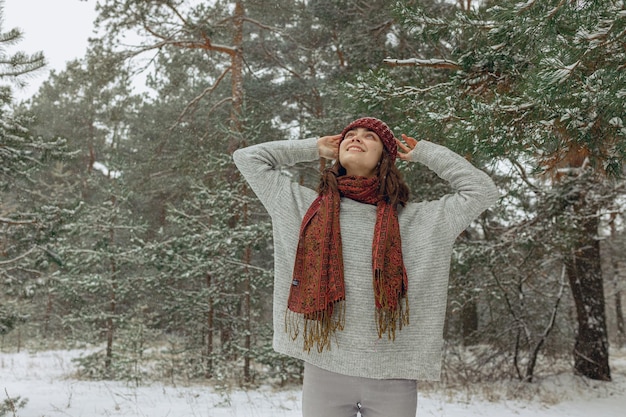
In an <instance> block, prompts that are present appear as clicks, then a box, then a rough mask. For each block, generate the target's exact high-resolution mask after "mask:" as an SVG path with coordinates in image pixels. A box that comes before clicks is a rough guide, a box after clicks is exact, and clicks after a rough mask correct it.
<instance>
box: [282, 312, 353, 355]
mask: <svg viewBox="0 0 626 417" xmlns="http://www.w3.org/2000/svg"><path fill="white" fill-rule="evenodd" d="M335 310H336V314H335V313H334V311H335ZM345 316H346V306H345V301H343V300H341V301H337V302H335V303H334V304H331V305H330V306H329V308H327V309H326V310H322V311H317V312H313V313H307V314H301V313H296V312H294V311H291V310H289V309H287V312H286V313H285V331H286V332H287V333H289V335H290V336H291V338H292V339H293V340H296V339H297V338H298V336H299V335H300V326H301V325H302V327H303V333H302V339H303V340H304V350H305V351H307V352H310V351H311V348H312V347H313V346H314V345H317V351H318V352H319V353H322V351H323V350H324V348H326V349H329V350H330V341H331V336H332V335H333V334H334V333H335V332H336V331H337V330H343V328H344V325H345Z"/></svg>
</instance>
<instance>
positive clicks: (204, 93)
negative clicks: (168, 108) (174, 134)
mask: <svg viewBox="0 0 626 417" xmlns="http://www.w3.org/2000/svg"><path fill="white" fill-rule="evenodd" d="M231 69H232V67H228V68H226V69H225V70H224V71H223V72H222V73H221V74H220V76H219V77H218V78H217V80H215V82H214V83H213V85H211V86H209V87H207V88H205V89H204V91H202V93H200V94H199V95H198V96H197V97H195V98H194V99H193V100H191V101H190V102H189V104H187V106H186V107H185V109H184V110H183V112H182V113H181V114H180V116H178V119H177V120H176V123H174V125H173V126H172V127H170V131H171V130H172V129H174V127H176V125H178V123H180V121H181V120H182V119H183V117H185V115H186V114H187V112H188V111H189V110H190V109H191V108H192V107H193V108H195V107H196V106H197V105H198V103H199V102H200V100H202V99H203V98H204V97H205V96H207V95H209V94H211V93H212V92H213V91H214V90H215V89H216V88H217V86H218V85H220V83H221V82H222V80H223V79H224V77H226V74H228V73H229V72H230V70H231ZM194 111H195V110H194Z"/></svg>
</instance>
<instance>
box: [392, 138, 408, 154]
mask: <svg viewBox="0 0 626 417" xmlns="http://www.w3.org/2000/svg"><path fill="white" fill-rule="evenodd" d="M402 136H404V135H402ZM395 140H396V143H397V144H398V147H400V149H402V150H403V151H404V152H411V148H409V147H408V146H406V145H405V144H404V143H402V141H401V140H400V139H398V138H395Z"/></svg>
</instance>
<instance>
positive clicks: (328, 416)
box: [302, 363, 417, 417]
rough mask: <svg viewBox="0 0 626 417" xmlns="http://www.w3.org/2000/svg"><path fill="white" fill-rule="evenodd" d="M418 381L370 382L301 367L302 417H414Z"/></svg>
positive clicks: (383, 380)
mask: <svg viewBox="0 0 626 417" xmlns="http://www.w3.org/2000/svg"><path fill="white" fill-rule="evenodd" d="M416 411H417V381H413V380H408V379H370V378H359V377H352V376H346V375H341V374H336V373H334V372H330V371H325V370H323V369H320V368H318V367H316V366H313V365H311V364H308V363H305V365H304V383H303V387H302V416H303V417H355V416H357V415H358V414H359V413H360V415H361V416H362V417H415V413H416Z"/></svg>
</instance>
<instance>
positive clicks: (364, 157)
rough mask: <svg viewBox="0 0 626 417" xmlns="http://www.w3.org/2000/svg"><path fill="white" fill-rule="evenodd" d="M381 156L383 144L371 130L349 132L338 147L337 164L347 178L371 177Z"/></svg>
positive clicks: (362, 129) (363, 129)
mask: <svg viewBox="0 0 626 417" xmlns="http://www.w3.org/2000/svg"><path fill="white" fill-rule="evenodd" d="M382 154H383V143H382V141H381V140H380V138H379V137H378V135H377V134H376V133H374V132H372V131H371V130H368V129H365V128H363V127H357V128H355V129H352V130H349V131H348V132H347V133H346V135H345V136H344V139H343V140H342V141H341V144H340V145H339V162H340V163H341V165H342V166H343V167H344V168H345V169H346V174H347V175H349V176H360V177H367V178H370V177H373V176H375V175H376V168H377V166H378V162H379V161H380V159H381V157H382Z"/></svg>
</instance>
